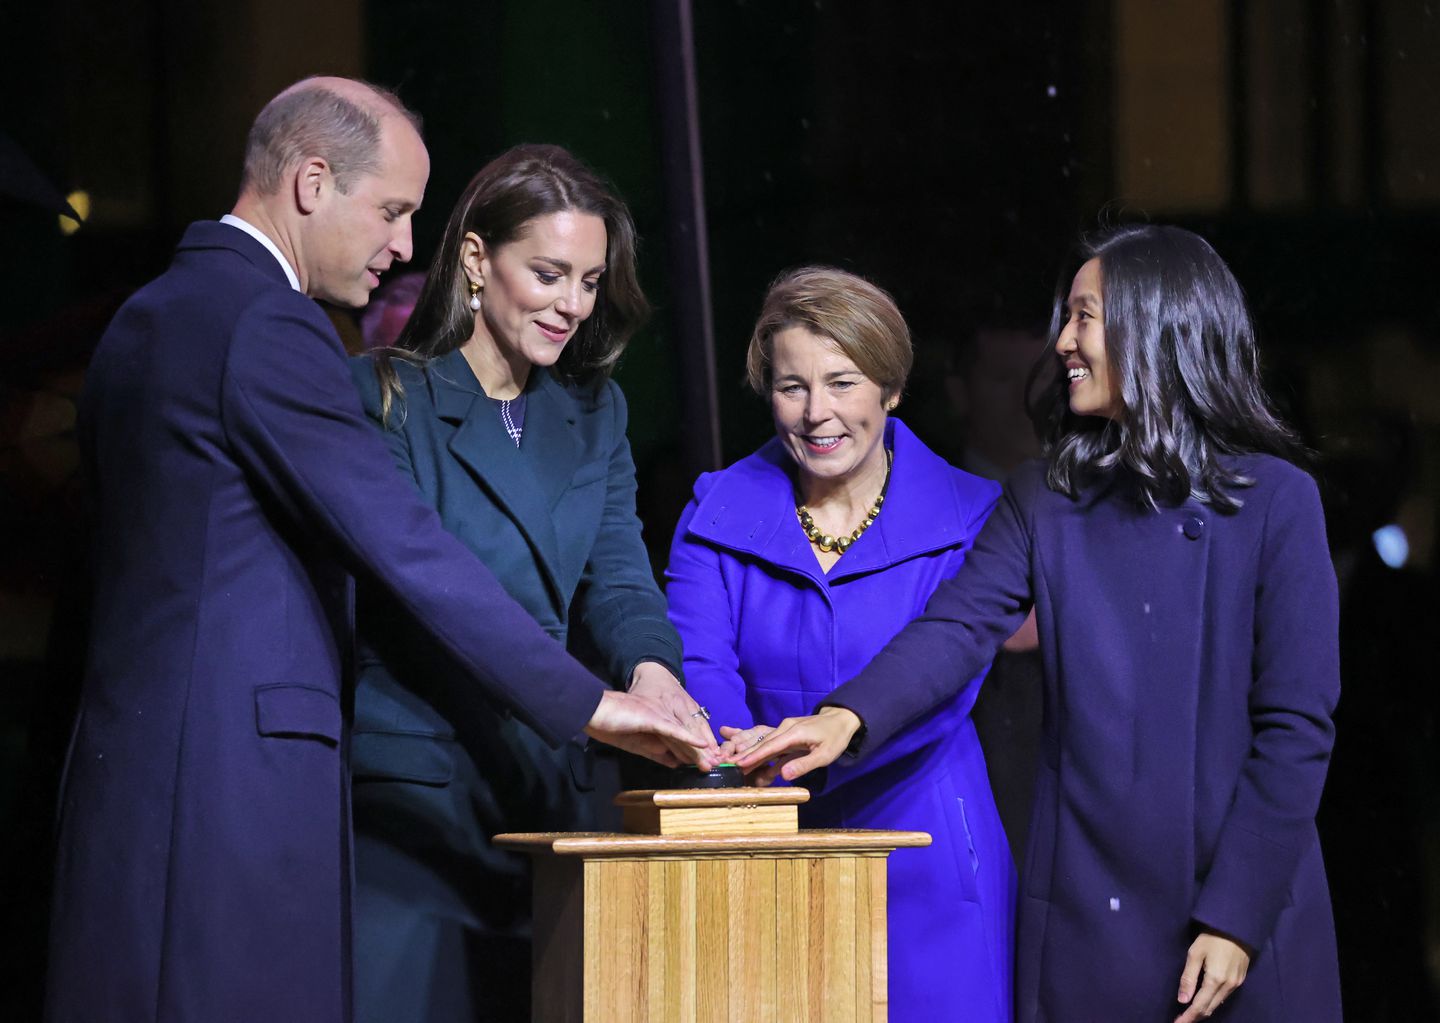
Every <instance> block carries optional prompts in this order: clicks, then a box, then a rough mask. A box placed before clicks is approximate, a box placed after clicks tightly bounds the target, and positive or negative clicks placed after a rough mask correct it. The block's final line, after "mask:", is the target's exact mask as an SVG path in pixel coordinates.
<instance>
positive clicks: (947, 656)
mask: <svg viewBox="0 0 1440 1023" xmlns="http://www.w3.org/2000/svg"><path fill="white" fill-rule="evenodd" d="M1030 543H1031V541H1030V531H1029V528H1028V524H1027V521H1026V515H1025V511H1024V508H1023V502H1022V500H1021V499H1020V497H1019V496H1018V495H1017V494H1016V492H1015V491H1014V490H1013V489H1012V488H1011V487H1010V486H1008V485H1007V486H1006V488H1005V491H1004V493H1003V494H1002V496H1001V498H1000V501H999V503H998V504H997V505H996V506H995V510H994V512H993V513H992V514H991V515H990V518H989V519H988V520H987V521H986V523H985V526H984V528H983V529H982V530H981V531H980V535H979V536H978V537H977V538H976V540H975V546H974V547H973V548H972V549H971V551H970V553H969V555H968V556H967V557H966V559H965V564H963V565H962V566H960V571H959V572H957V573H956V574H955V575H954V576H953V577H951V578H950V579H947V580H945V581H944V582H942V583H941V584H940V585H939V586H938V587H937V588H936V590H935V595H934V596H933V597H931V598H930V601H929V603H927V604H926V605H925V610H924V612H923V613H922V614H921V615H920V617H918V618H916V619H915V620H914V621H912V622H911V623H910V624H909V625H907V626H905V628H903V629H901V630H900V632H899V633H898V634H897V635H896V636H895V638H894V639H892V640H891V641H890V642H889V643H887V644H886V645H885V648H884V649H883V650H881V651H880V652H879V653H878V654H876V655H875V657H874V658H873V659H872V660H871V661H870V663H869V664H867V665H866V666H865V667H864V669H862V670H861V672H860V674H858V675H856V676H855V677H854V678H853V679H851V680H850V681H848V682H846V683H844V684H843V685H841V686H840V687H839V688H837V689H836V690H835V691H834V692H833V693H831V694H830V695H829V696H828V697H826V698H825V700H824V703H825V704H829V705H834V706H838V707H848V708H849V709H850V710H853V711H854V712H855V713H856V714H858V715H859V716H860V719H861V721H863V722H864V723H865V733H864V738H863V739H862V740H861V742H860V743H859V745H858V746H857V747H856V749H855V750H854V752H855V754H856V755H857V756H860V757H864V756H868V755H869V754H870V753H871V752H872V751H875V750H876V749H878V748H879V747H881V746H883V745H884V744H885V743H887V742H889V741H890V740H891V739H893V738H894V737H895V736H897V735H899V734H900V733H901V732H902V730H903V729H905V728H906V727H907V726H910V725H911V724H913V723H916V722H917V720H918V719H920V718H921V717H922V716H923V715H926V714H929V713H931V712H933V711H934V710H935V708H937V707H939V706H940V704H942V703H944V702H945V701H946V700H949V699H951V698H953V697H954V696H955V695H956V694H957V693H959V692H960V691H961V690H962V689H964V688H965V687H966V686H969V685H971V684H972V683H973V682H974V681H975V678H976V676H977V675H979V674H980V673H981V671H982V670H984V668H985V667H986V665H988V664H989V663H990V661H991V660H992V659H993V658H994V656H995V652H996V651H997V650H999V649H1000V644H1002V643H1004V642H1005V640H1006V639H1007V638H1008V637H1010V636H1011V635H1013V634H1014V632H1015V630H1016V629H1018V628H1019V627H1020V625H1021V623H1022V622H1024V620H1025V616H1026V615H1027V614H1028V613H1029V611H1030V605H1031V585H1030Z"/></svg>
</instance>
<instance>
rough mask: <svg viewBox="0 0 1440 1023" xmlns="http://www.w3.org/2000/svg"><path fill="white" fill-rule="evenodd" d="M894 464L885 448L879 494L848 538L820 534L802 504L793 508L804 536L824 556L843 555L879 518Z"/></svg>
mask: <svg viewBox="0 0 1440 1023" xmlns="http://www.w3.org/2000/svg"><path fill="white" fill-rule="evenodd" d="M894 462H895V452H893V451H891V450H890V449H889V448H886V449H885V482H884V483H882V484H881V485H880V493H879V495H878V496H877V497H876V498H875V503H874V504H872V505H871V506H870V510H869V511H868V512H866V513H865V517H864V518H863V519H861V520H860V525H858V526H856V527H855V532H853V533H851V534H850V535H849V536H831V535H830V534H829V533H822V532H820V527H819V526H817V525H815V520H814V519H813V518H811V517H810V509H809V508H806V507H805V506H804V505H803V504H797V505H796V506H795V514H796V515H798V516H799V517H800V528H801V529H802V530H804V531H805V535H806V536H808V537H809V538H810V542H811V543H813V544H814V545H815V546H816V547H819V548H820V549H821V550H822V551H824V552H825V553H826V554H829V553H830V552H831V551H838V552H839V553H841V554H844V553H845V552H846V551H848V550H849V549H850V545H851V544H853V543H854V542H855V541H856V540H858V539H860V537H861V535H862V534H863V533H864V532H865V530H867V529H869V528H870V526H871V524H872V523H874V521H875V520H876V519H877V518H879V517H880V506H881V505H882V504H884V503H885V491H887V490H889V489H890V466H891V465H893V464H894Z"/></svg>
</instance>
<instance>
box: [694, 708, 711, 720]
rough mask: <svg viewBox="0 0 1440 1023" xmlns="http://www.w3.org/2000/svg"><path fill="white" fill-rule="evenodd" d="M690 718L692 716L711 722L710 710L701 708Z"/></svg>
mask: <svg viewBox="0 0 1440 1023" xmlns="http://www.w3.org/2000/svg"><path fill="white" fill-rule="evenodd" d="M690 716H691V717H692V718H704V719H705V720H706V721H709V720H710V712H709V711H708V710H706V709H705V708H704V707H701V708H700V709H699V710H697V711H696V712H695V713H693V714H691V715H690Z"/></svg>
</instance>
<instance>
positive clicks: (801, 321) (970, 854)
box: [667, 267, 1015, 1023]
mask: <svg viewBox="0 0 1440 1023" xmlns="http://www.w3.org/2000/svg"><path fill="white" fill-rule="evenodd" d="M910 362H911V350H910V336H909V331H908V330H907V329H906V326H905V321H904V320H903V319H902V318H901V316H900V312H899V310H898V309H896V308H895V304H894V302H893V301H892V300H891V299H890V296H888V295H887V294H885V292H883V291H881V290H880V289H879V288H877V287H875V286H874V285H873V284H870V283H869V282H868V281H865V280H863V279H861V278H859V277H856V276H854V275H853V274H848V273H844V272H843V271H840V270H832V269H827V268H821V267H809V268H805V269H801V270H797V271H793V272H791V273H789V274H786V275H785V276H783V277H781V278H780V279H779V280H778V281H777V282H776V283H775V284H774V285H773V286H772V287H771V289H770V292H769V294H768V295H767V297H766V299H765V304H764V308H763V309H762V311H761V314H760V320H759V323H758V324H757V325H756V327H755V332H754V335H753V337H752V338H751V342H750V352H749V358H748V370H749V379H750V384H751V386H752V387H753V388H754V389H755V390H756V391H757V392H758V393H760V394H762V395H766V396H768V397H769V399H770V403H771V408H772V411H773V413H774V417H775V428H776V433H777V434H778V436H777V437H776V438H775V439H773V440H771V441H770V442H769V443H767V444H766V445H765V446H764V447H762V448H761V449H760V450H759V451H757V452H755V453H754V454H753V455H750V456H749V457H748V458H744V459H742V460H741V461H739V462H737V463H735V464H734V465H732V466H730V468H728V469H726V470H724V471H723V472H718V473H710V474H707V475H705V476H702V477H701V478H700V479H699V481H698V482H697V483H696V485H695V499H694V500H693V501H692V502H691V503H690V505H689V507H688V508H687V509H686V511H685V514H684V516H683V518H682V519H681V521H680V524H679V526H678V528H677V529H676V532H675V542H674V546H673V548H672V550H671V555H670V568H669V573H668V578H669V586H668V590H667V594H668V597H669V601H670V617H671V619H672V620H673V621H674V623H675V626H676V628H677V629H678V630H679V631H680V635H681V638H682V640H683V641H684V646H685V677H686V684H687V688H688V689H689V691H690V693H691V695H692V696H694V697H695V699H697V700H699V701H700V702H701V703H702V704H704V705H706V706H708V708H709V710H710V714H711V717H712V719H713V720H714V721H715V722H717V723H719V724H720V725H721V726H722V728H721V733H722V735H724V736H725V737H726V738H727V739H729V740H730V745H729V748H730V749H732V750H733V749H736V748H745V747H747V746H748V745H749V744H751V743H753V742H754V741H755V739H756V737H757V736H760V735H763V733H764V732H765V730H766V727H767V726H766V725H765V722H776V721H779V720H780V719H782V718H785V717H790V716H794V715H799V714H807V713H809V712H811V711H812V710H813V709H814V708H815V706H816V704H817V703H819V702H820V701H821V700H822V699H824V698H825V697H826V696H828V695H829V694H830V692H831V690H833V689H834V688H835V686H836V685H837V684H838V683H839V682H841V681H842V680H843V679H846V678H848V677H850V676H851V675H853V674H854V673H855V672H856V671H858V670H859V669H860V668H861V667H862V666H864V664H865V663H866V662H867V661H868V660H869V659H870V658H871V657H873V656H874V655H875V653H876V652H877V651H878V650H879V649H880V648H881V647H883V646H884V645H885V643H886V641H887V640H889V639H890V638H891V637H892V636H894V635H895V633H897V632H898V631H899V630H900V629H901V628H902V627H903V626H904V625H905V623H907V622H908V621H910V619H912V618H914V617H915V616H916V615H917V614H919V613H920V612H921V610H922V609H923V608H924V606H925V603H926V601H927V600H928V599H929V598H930V595H931V594H932V593H933V592H934V591H935V587H936V586H937V585H939V584H940V582H941V581H942V580H944V579H947V578H949V577H950V576H952V575H954V574H955V572H956V571H957V570H958V569H959V567H960V565H961V563H962V562H963V561H964V560H965V556H966V554H967V552H968V551H969V550H970V546H971V542H972V540H973V538H974V537H975V535H976V533H977V532H978V531H979V528H980V525H981V523H982V522H984V520H985V517H986V515H988V514H989V512H990V509H991V508H992V507H993V506H994V503H995V500H996V498H997V497H998V495H999V487H997V486H996V485H995V484H993V483H991V482H989V481H987V480H982V479H980V478H979V477H977V476H972V475H970V474H969V473H966V472H962V471H961V470H959V469H956V468H953V467H952V466H950V465H948V464H946V463H945V462H944V461H943V460H941V459H940V458H939V457H938V456H936V455H935V454H933V453H932V452H931V451H930V450H929V449H927V448H926V447H925V445H924V444H922V443H920V441H919V440H918V439H917V438H916V437H915V435H914V434H912V433H911V432H910V431H909V430H908V429H906V428H905V425H904V424H903V423H900V422H898V421H895V420H891V419H890V418H889V416H888V413H889V412H891V411H893V410H894V408H895V406H896V404H897V403H898V401H899V397H900V393H901V390H902V389H903V387H904V385H905V378H906V376H907V374H908V373H909V370H910ZM984 667H985V665H984V664H983V663H978V664H976V665H975V666H974V668H972V669H971V670H970V672H969V677H967V679H966V680H965V682H964V684H963V685H960V686H957V687H955V688H954V689H952V692H951V693H950V695H949V696H948V698H946V699H945V700H942V701H937V702H936V703H935V704H934V705H933V706H932V707H930V708H929V709H928V711H927V713H925V714H924V715H920V716H917V717H916V718H915V719H914V720H912V721H909V722H907V725H906V727H904V728H902V729H897V730H896V731H895V733H894V734H893V735H892V736H891V737H890V738H889V741H888V742H886V743H884V745H883V746H882V747H881V748H879V749H877V750H876V751H875V753H874V755H873V756H870V757H867V758H866V759H865V761H864V762H863V763H857V764H854V765H853V766H852V765H843V766H842V765H837V766H836V767H834V768H832V769H831V770H830V772H829V774H828V777H827V778H826V780H825V782H824V784H823V785H821V786H818V791H817V793H816V795H815V797H814V798H813V799H812V800H811V802H810V803H808V804H807V805H805V806H803V807H801V813H802V819H803V821H804V823H805V824H806V825H807V826H809V827H832V828H833V827H866V828H901V829H914V830H920V831H928V832H929V833H930V834H931V835H932V836H933V837H934V844H933V845H932V846H931V847H930V848H929V849H926V850H916V851H904V852H900V853H897V854H895V855H894V856H893V857H892V858H891V861H890V903H889V915H890V965H889V993H890V1005H891V1008H892V1018H893V1019H896V1020H966V1021H970V1023H1008V1021H1009V1020H1010V1018H1011V1010H1010V991H1011V986H1012V985H1011V947H1012V935H1013V917H1014V906H1015V871H1014V866H1013V864H1012V862H1011V858H1010V853H1009V851H1008V848H1007V846H1006V842H1005V835H1004V832H1003V831H1002V830H1001V825H1000V819H999V816H998V815H997V813H996V810H995V803H994V800H993V799H992V798H991V795H990V786H989V781H988V779H987V778H986V774H985V760H984V757H983V755H982V754H981V751H980V744H979V741H978V740H977V739H976V735H975V727H974V725H973V724H972V723H971V721H970V708H971V706H972V705H973V704H974V702H975V695H976V691H977V690H978V688H979V685H980V680H981V676H982V672H983V669H984Z"/></svg>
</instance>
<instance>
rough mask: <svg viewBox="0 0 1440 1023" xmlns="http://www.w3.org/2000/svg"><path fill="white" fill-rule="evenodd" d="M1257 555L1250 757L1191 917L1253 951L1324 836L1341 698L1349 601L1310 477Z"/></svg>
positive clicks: (1282, 502)
mask: <svg viewBox="0 0 1440 1023" xmlns="http://www.w3.org/2000/svg"><path fill="white" fill-rule="evenodd" d="M1259 559H1260V560H1259V571H1258V578H1259V586H1258V591H1257V593H1256V594H1255V655H1254V681H1253V683H1252V684H1251V687H1250V726H1251V730H1252V733H1253V737H1252V739H1251V745H1250V755H1249V757H1248V759H1247V760H1246V762H1245V767H1244V769H1243V771H1242V772H1241V775H1240V782H1239V785H1238V786H1237V787H1236V791H1235V797H1234V800H1233V802H1232V803H1231V805H1230V810H1229V812H1228V813H1227V814H1226V815H1225V821H1224V824H1223V826H1222V827H1221V831H1220V838H1219V841H1218V842H1217V844H1216V847H1215V853H1214V857H1213V859H1212V860H1211V865H1210V871H1209V873H1208V874H1207V875H1206V876H1205V879H1204V882H1203V884H1202V885H1201V888H1200V893H1199V897H1198V898H1197V900H1196V904H1195V909H1194V911H1193V914H1192V915H1193V916H1194V918H1195V919H1196V920H1197V921H1199V922H1200V923H1202V924H1204V925H1205V926H1207V927H1210V928H1213V929H1214V930H1217V931H1219V932H1221V933H1223V934H1227V935H1230V936H1231V937H1235V938H1238V939H1239V940H1241V941H1243V942H1244V943H1245V944H1247V945H1249V946H1250V947H1251V948H1255V949H1258V948H1260V947H1261V946H1262V945H1263V944H1264V942H1265V939H1266V938H1268V937H1269V936H1270V934H1271V932H1272V931H1273V930H1274V927H1275V921H1276V918H1277V917H1279V915H1280V911H1281V910H1282V909H1284V908H1285V904H1286V901H1287V899H1288V898H1289V892H1290V885H1291V879H1292V878H1293V877H1294V876H1295V871H1296V868H1297V865H1298V864H1299V861H1300V858H1301V856H1302V855H1303V854H1304V853H1306V852H1307V851H1308V850H1309V848H1310V846H1311V845H1312V844H1313V843H1314V842H1315V840H1316V839H1315V813H1316V811H1317V809H1318V808H1319V805H1320V792H1321V789H1322V788H1323V787H1324V784H1325V772H1326V769H1327V767H1328V765H1329V761H1330V749H1331V746H1332V745H1333V744H1334V739H1335V733H1334V725H1333V723H1332V720H1331V716H1332V715H1333V713H1334V711H1335V705H1336V703H1337V701H1338V700H1339V697H1340V638H1339V636H1340V624H1339V596H1338V592H1337V586H1336V582H1335V571H1334V568H1333V567H1332V565H1331V562H1330V556H1329V547H1328V545H1327V543H1326V540H1325V519H1324V514H1323V512H1322V511H1321V506H1320V495H1319V492H1318V491H1317V490H1316V487H1315V483H1314V481H1313V480H1311V479H1310V477H1308V476H1305V475H1303V474H1301V473H1298V472H1295V473H1292V474H1287V477H1286V480H1285V482H1284V484H1282V485H1281V486H1279V487H1277V488H1276V490H1275V492H1274V494H1273V495H1272V497H1271V500H1270V503H1269V506H1268V508H1267V509H1266V522H1265V528H1264V533H1263V539H1262V541H1261V546H1260V551H1259ZM1203 738H1204V737H1203V736H1201V739H1202V740H1203Z"/></svg>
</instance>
